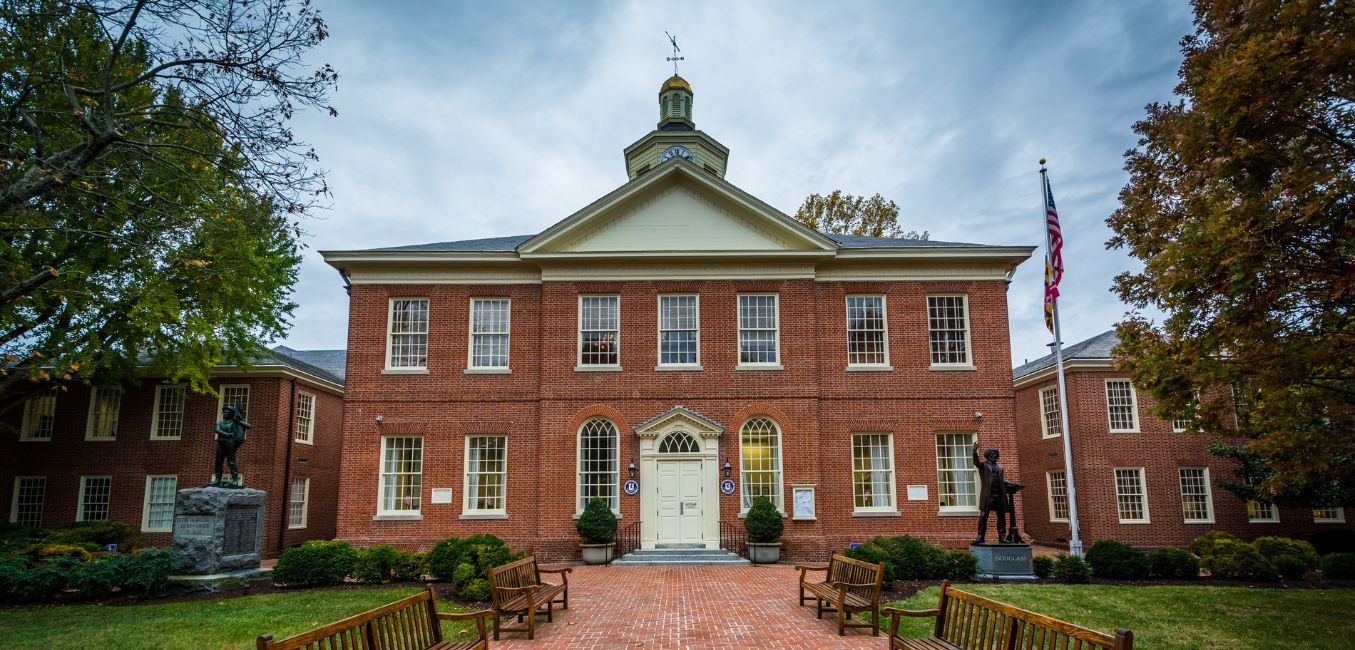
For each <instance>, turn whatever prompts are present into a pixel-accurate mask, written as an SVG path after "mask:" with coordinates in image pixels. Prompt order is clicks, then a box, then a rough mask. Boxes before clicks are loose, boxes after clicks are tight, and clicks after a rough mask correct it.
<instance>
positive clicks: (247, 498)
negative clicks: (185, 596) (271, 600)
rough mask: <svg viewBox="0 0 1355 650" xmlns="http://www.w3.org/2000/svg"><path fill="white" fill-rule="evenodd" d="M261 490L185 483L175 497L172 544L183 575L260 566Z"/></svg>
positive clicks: (263, 494)
mask: <svg viewBox="0 0 1355 650" xmlns="http://www.w3.org/2000/svg"><path fill="white" fill-rule="evenodd" d="M265 496H266V495H265V493H264V491H263V490H253V489H249V488H244V489H225V488H214V487H208V488H190V489H186V490H179V494H178V496H177V497H176V498H175V500H174V546H175V548H177V549H179V556H180V558H181V559H182V561H183V565H182V568H181V571H182V573H184V574H186V575H206V574H216V573H222V572H225V571H235V570H239V569H253V568H257V567H258V566H259V560H260V559H261V557H262V555H261V552H262V550H263V506H264V497H265Z"/></svg>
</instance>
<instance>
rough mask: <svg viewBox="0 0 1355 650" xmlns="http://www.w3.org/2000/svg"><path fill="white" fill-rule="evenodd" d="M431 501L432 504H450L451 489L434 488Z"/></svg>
mask: <svg viewBox="0 0 1355 650" xmlns="http://www.w3.org/2000/svg"><path fill="white" fill-rule="evenodd" d="M432 501H433V503H451V502H452V489H451V488H434V489H433V499H432Z"/></svg>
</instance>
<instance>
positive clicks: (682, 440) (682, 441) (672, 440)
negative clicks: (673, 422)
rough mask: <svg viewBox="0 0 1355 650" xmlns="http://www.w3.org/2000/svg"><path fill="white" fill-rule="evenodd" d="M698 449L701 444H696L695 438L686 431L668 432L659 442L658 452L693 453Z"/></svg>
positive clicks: (699, 449)
mask: <svg viewBox="0 0 1355 650" xmlns="http://www.w3.org/2000/svg"><path fill="white" fill-rule="evenodd" d="M699 451H701V446H700V445H698V444H696V438H693V437H692V434H690V433H687V432H686V431H675V432H673V433H670V434H668V437H667V438H664V439H663V442H661V443H659V453H660V454H695V453H697V452H699Z"/></svg>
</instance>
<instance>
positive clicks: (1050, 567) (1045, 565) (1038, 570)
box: [1030, 555, 1054, 578]
mask: <svg viewBox="0 0 1355 650" xmlns="http://www.w3.org/2000/svg"><path fill="white" fill-rule="evenodd" d="M1030 563H1031V564H1032V565H1033V566H1034V567H1035V577H1037V578H1048V577H1049V576H1052V575H1054V558H1052V557H1049V556H1048V555H1036V556H1035V557H1033V558H1031V559H1030Z"/></svg>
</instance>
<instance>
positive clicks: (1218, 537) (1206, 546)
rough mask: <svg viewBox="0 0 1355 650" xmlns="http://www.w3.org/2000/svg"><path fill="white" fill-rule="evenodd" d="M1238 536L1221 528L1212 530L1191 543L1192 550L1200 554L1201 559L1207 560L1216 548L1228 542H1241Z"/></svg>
mask: <svg viewBox="0 0 1355 650" xmlns="http://www.w3.org/2000/svg"><path fill="white" fill-rule="evenodd" d="M1240 541H1242V540H1240V539H1238V538H1237V536H1235V535H1232V534H1229V533H1225V532H1223V531H1221V530H1211V531H1209V532H1207V533H1205V534H1203V535H1200V536H1199V537H1196V538H1195V540H1194V541H1192V542H1191V543H1190V552H1191V553H1194V554H1195V555H1198V556H1199V557H1200V559H1201V560H1205V559H1206V558H1208V557H1209V556H1211V555H1213V554H1214V550H1215V549H1216V548H1217V547H1218V546H1219V545H1220V544H1224V543H1227V542H1240Z"/></svg>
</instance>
